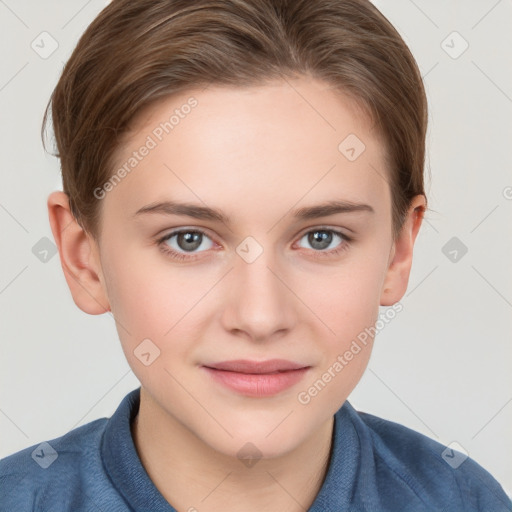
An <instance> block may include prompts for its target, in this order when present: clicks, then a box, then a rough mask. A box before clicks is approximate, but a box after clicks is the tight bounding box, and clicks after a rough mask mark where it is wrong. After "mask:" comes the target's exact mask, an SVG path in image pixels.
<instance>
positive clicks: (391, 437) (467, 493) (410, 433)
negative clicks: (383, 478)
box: [349, 406, 512, 512]
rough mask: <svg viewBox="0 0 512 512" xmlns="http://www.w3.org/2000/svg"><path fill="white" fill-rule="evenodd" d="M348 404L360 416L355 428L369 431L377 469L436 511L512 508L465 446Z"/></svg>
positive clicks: (502, 491) (368, 437)
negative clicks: (446, 442) (457, 447)
mask: <svg viewBox="0 0 512 512" xmlns="http://www.w3.org/2000/svg"><path fill="white" fill-rule="evenodd" d="M349 407H350V408H351V409H352V414H354V413H355V415H356V416H357V421H356V423H359V425H358V427H359V428H357V427H356V430H360V431H365V433H366V434H367V435H366V437H367V439H368V440H369V441H370V443H371V446H372V452H373V457H374V460H375V464H376V466H377V468H376V469H377V471H378V472H380V474H387V475H388V476H389V479H390V480H392V481H394V482H395V483H396V484H397V485H403V486H407V487H408V488H410V489H412V491H413V492H414V494H415V495H416V496H417V497H418V499H419V500H421V501H423V502H424V503H425V504H426V505H429V506H433V507H435V508H432V509H431V510H452V511H456V510H461V511H462V510H463V511H465V512H470V511H484V510H485V511H487V510H489V511H491V510H492V511H493V512H500V511H512V502H511V501H510V499H509V498H508V496H507V495H506V494H505V492H504V490H503V489H502V487H501V486H500V484H499V483H498V482H497V481H496V480H495V479H494V478H493V477H492V476H491V475H490V474H489V473H488V472H487V471H486V470H485V469H484V468H483V467H482V466H480V465H479V464H478V463H477V462H475V461H474V460H473V459H471V458H470V457H468V456H467V455H466V454H465V453H462V451H457V450H455V449H453V447H452V446H445V445H443V444H441V443H439V442H437V441H434V440H433V439H430V438H429V437H427V436H425V435H423V434H421V433H419V432H416V431H414V430H412V429H410V428H407V427H405V426H403V425H400V424H399V423H395V422H392V421H389V420H385V419H382V418H379V417H377V416H374V415H372V414H368V413H364V412H358V411H355V409H353V408H352V406H349ZM388 491H389V489H388ZM446 507H448V508H446Z"/></svg>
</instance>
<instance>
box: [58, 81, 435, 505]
mask: <svg viewBox="0 0 512 512" xmlns="http://www.w3.org/2000/svg"><path fill="white" fill-rule="evenodd" d="M191 95H193V96H194V97H195V98H196V99H197V100H198V106H197V107H196V108H195V109H194V110H192V112H191V113H190V114H189V115H188V116H186V117H185V118H184V119H182V120H181V121H180V124H179V125H178V126H176V127H175V129H174V130H173V131H172V132H171V133H170V134H168V135H166V136H165V138H164V139H163V140H162V142H160V143H159V144H158V146H157V147H156V148H154V149H152V150H151V151H150V153H149V154H148V155H147V156H146V157H145V158H144V159H143V160H142V161H141V162H140V163H139V164H138V166H137V167H136V170H134V171H132V172H131V173H130V174H128V175H127V176H126V177H125V178H124V179H123V180H122V181H121V182H120V183H119V184H117V185H116V186H115V187H114V188H113V190H111V191H110V192H108V193H107V194H106V196H105V197H104V198H103V199H101V225H100V231H99V236H98V240H97V241H96V240H95V239H94V238H93V237H92V236H90V234H88V233H87V232H85V231H84V230H82V228H81V227H80V226H79V224H78V223H77V222H76V221H75V220H74V218H73V217H72V215H71V213H70V210H69V204H68V201H67V196H66V195H65V194H64V193H63V192H60V191H56V192H53V193H52V194H51V195H50V196H49V198H48V209H49V216H50V223H51V227H52V231H53V234H54V237H55V240H56V243H57V245H58V248H59V253H60V258H61V264H62V267H63V270H64V273H65V276H66V279H67V282H68V285H69V288H70V290H71V293H72V295H73V299H74V301H75V303H76V304H77V306H78V307H79V308H81V309H82V310H83V311H85V312H87V313H90V314H102V313H104V312H105V311H109V310H111V311H112V314H113V316H114V318H115V320H116V325H117V329H118V332H119V337H120V340H121V343H122V347H123V350H124V353H125V355H126V357H127V360H128V362H129V364H130V366H131V368H132V370H133V372H134V373H135V375H136V376H137V378H138V379H139V380H140V382H141V386H142V389H141V405H140V411H139V414H138V417H137V421H136V422H134V424H133V425H132V433H133V437H134V441H135V444H136V447H137V451H138V453H139V456H140V458H141V461H142V463H143V465H144V467H145V468H146V470H147V472H148V474H149V476H150V477H151V479H152V480H153V482H154V483H155V485H156V487H157V488H158V489H159V490H160V492H161V493H162V494H163V496H164V497H165V498H166V499H167V500H168V501H169V502H170V503H171V504H172V505H173V506H174V507H175V508H177V509H178V510H180V511H187V510H192V508H191V507H196V508H197V510H200V511H201V512H203V511H208V512H214V511H220V510H223V511H226V510H238V509H239V506H240V503H244V510H245V511H249V512H250V511H252V510H254V511H267V510H268V511H270V510H272V511H276V510H279V511H300V510H304V509H307V508H308V507H309V506H310V505H311V504H312V503H313V501H314V499H315V496H316V495H317V493H318V491H319V490H320V488H321V485H322V482H323V479H324V477H325V474H326V471H327V468H328V460H329V452H330V448H331V436H332V429H333V415H334V414H335V413H336V411H337V410H338V409H339V408H340V407H341V406H342V404H343V403H344V401H345V400H346V399H347V397H348V395H349V394H350V392H351V391H352V390H353V389H354V387H355V385H356V384H357V382H358V381H359V380H360V378H361V376H362V374H363V372H364V370H365V368H366V366H367V363H368V359H369V357H370V353H371V348H372V343H371V341H370V342H369V343H368V344H367V346H366V347H363V349H362V350H361V352H359V353H358V354H357V355H356V356H354V358H353V359H352V360H351V361H350V362H349V363H348V364H347V365H346V366H345V367H344V368H343V371H342V372H340V373H339V374H337V375H336V377H335V378H333V379H332V380H331V382H329V383H328V384H327V385H326V386H325V388H324V389H322V391H321V392H319V393H318V394H317V396H315V397H314V398H312V399H311V401H310V402H309V403H308V404H301V403H300V402H299V401H298V399H297V396H298V393H299V392H301V391H305V390H307V389H308V388H309V387H310V386H311V384H312V383H314V382H315V381H316V380H317V379H319V378H321V377H322V374H324V373H325V372H326V371H327V370H328V368H329V367H331V366H332V365H333V363H334V362H335V361H336V359H337V357H338V356H339V355H340V354H344V352H345V351H346V350H347V349H348V348H349V346H350V344H351V342H352V340H354V339H356V337H357V335H358V334H359V333H361V332H362V331H364V329H365V328H367V327H370V326H372V325H374V323H375V321H376V320H377V318H378V313H379V305H382V306H390V305H393V304H395V303H396V302H397V301H399V300H400V299H401V298H402V296H403V295H404V293H405V290H406V288H407V283H408V279H409V273H410V269H411V263H412V256H413V246H414V241H415V239H416V236H417V233H418V230H419V228H420V226H421V222H422V217H423V208H424V207H425V206H426V203H425V198H424V197H423V196H422V195H419V196H417V197H415V198H414V199H413V200H412V202H411V204H410V209H409V212H408V215H407V218H406V221H405V223H404V226H403V229H402V231H401V233H400V235H399V237H398V238H396V239H394V238H393V236H392V223H391V219H392V218H391V192H390V189H389V186H388V184H387V178H386V176H389V172H388V170H387V169H386V168H385V147H384V144H383V143H382V141H381V139H380V137H379V134H378V133H377V132H376V131H375V130H374V129H373V127H372V123H371V122H370V121H369V120H368V119H367V118H366V116H365V115H364V114H363V112H362V111H361V110H359V109H358V108H357V107H356V105H355V104H354V103H353V102H352V101H351V100H349V99H348V98H347V97H345V96H343V95H342V94H340V93H339V92H337V91H334V90H333V89H331V88H330V87H329V86H328V85H327V84H325V83H323V82H321V81H318V80H315V79H313V78H310V77H300V78H297V79H295V80H293V81H292V80H289V81H276V82H273V83H269V84H267V85H265V86H259V87H252V88H243V89H241V88H237V89H234V88H225V87H224V88H223V87H214V86H210V87H209V88H208V89H206V90H195V91H188V92H187V94H180V95H178V96H174V97H171V98H167V99H165V100H163V101H161V102H159V103H158V104H156V105H153V106H152V107H151V108H150V109H148V110H146V111H145V112H143V113H142V114H141V115H139V116H138V118H137V119H136V120H135V122H134V125H133V130H132V131H131V132H130V134H129V137H127V139H126V143H125V144H124V145H123V146H122V147H120V148H119V151H118V154H117V155H116V164H117V165H119V166H121V165H122V164H123V163H124V162H126V160H127V159H128V158H129V157H130V155H131V154H132V152H133V151H134V150H136V149H138V148H140V146H142V145H143V144H144V142H145V141H146V138H147V136H148V135H149V134H151V132H152V130H153V129H154V128H155V127H156V126H158V125H159V123H160V122H162V121H164V120H166V119H168V118H169V112H172V111H173V110H174V109H175V108H179V107H180V105H183V104H184V103H186V101H187V99H188V98H189V97H190V96H191ZM351 133H353V134H356V135H357V137H358V138H359V139H360V140H361V141H363V142H364V144H365V146H366V149H365V151H364V152H363V153H362V154H361V155H360V156H359V157H358V158H357V159H356V160H355V161H349V160H348V159H347V158H346V157H345V156H344V155H343V154H342V153H341V152H340V151H339V150H338V145H339V144H340V142H341V141H342V140H344V139H345V137H347V136H348V135H349V134H351ZM165 200H175V201H181V202H189V203H194V204H197V205H200V206H205V205H206V206H209V207H212V208H216V209H219V210H222V212H223V213H224V214H225V215H226V216H229V217H230V218H231V224H229V225H228V224H226V223H223V222H220V221H217V220H204V219H196V218H192V217H187V216H183V215H166V214H161V213H148V214H141V215H135V212H137V210H139V209H140V208H141V207H143V206H146V205H150V204H153V203H155V202H158V201H165ZM334 200H344V201H349V202H352V203H364V204H367V205H369V206H371V208H372V209H373V212H369V211H355V212H345V213H336V214H334V215H330V216H324V217H320V218H314V219H309V220H297V219H295V218H294V217H293V211H294V210H295V209H297V208H300V207H304V206H313V205H317V204H320V203H323V202H326V201H334ZM178 228H189V229H192V231H193V230H197V229H199V230H201V231H203V232H205V233H206V235H207V236H205V237H203V238H202V240H203V243H202V244H201V246H200V247H199V248H196V249H193V252H187V250H186V249H187V245H183V243H182V244H181V246H180V245H178V237H176V236H175V237H174V238H172V239H170V240H168V241H167V242H163V243H161V244H160V247H162V246H164V247H167V248H171V249H174V250H176V251H178V252H181V253H182V254H184V255H185V257H186V258H188V259H187V260H177V259H172V258H171V257H170V256H169V255H167V254H165V253H164V252H162V250H161V249H160V248H159V242H158V241H157V240H158V239H161V238H162V237H163V236H164V235H166V234H169V233H171V232H173V231H176V229H178ZM329 229H332V230H336V231H339V232H341V233H342V234H343V235H344V236H352V238H353V240H352V241H350V242H347V241H346V240H345V238H338V237H337V236H336V235H335V234H333V233H332V232H330V231H327V234H331V235H332V241H331V243H330V244H326V245H327V248H325V249H322V248H320V249H319V247H320V245H319V244H318V243H316V244H315V240H314V239H313V240H311V238H308V236H307V235H308V233H311V232H313V233H315V232H316V231H321V232H322V230H329ZM248 236H251V237H253V238H254V239H255V240H256V241H257V242H258V244H259V245H260V246H261V248H262V249H263V253H262V254H261V255H260V256H259V257H258V258H257V259H256V260H255V261H253V262H252V263H248V262H246V261H245V260H244V259H243V258H242V257H240V256H239V255H238V254H237V252H236V249H237V247H238V246H239V245H240V243H241V242H242V241H243V240H244V239H245V238H246V237H248ZM324 247H325V246H324ZM340 247H341V248H342V250H340V251H339V252H338V254H334V251H335V250H336V249H340ZM146 338H149V339H151V340H152V342H153V343H154V344H155V345H156V346H158V347H159V349H160V356H159V357H158V358H157V359H155V360H154V362H153V363H152V364H150V365H149V366H145V365H144V364H142V363H141V361H140V360H139V359H138V358H137V357H136V356H135V355H134V350H135V349H136V348H137V346H138V345H139V344H140V343H141V341H142V340H144V339H146ZM272 358H283V359H288V360H291V361H295V362H299V363H302V364H304V365H309V366H310V369H309V370H308V372H307V374H306V375H305V377H304V378H303V379H302V380H301V381H300V382H299V383H298V384H296V385H294V386H293V387H292V388H290V389H288V390H286V391H284V392H281V393H279V394H277V395H274V396H271V397H263V398H261V397H260V398H255V397H247V396H243V395H240V394H238V393H236V392H234V391H231V390H229V389H227V388H225V387H223V386H222V385H220V384H218V383H216V382H214V381H212V380H211V378H210V376H209V375H208V374H206V372H204V370H203V369H201V368H200V366H201V365H204V364H207V363H214V362H218V361H225V360H232V359H249V360H257V361H262V360H267V359H272ZM247 442H251V443H253V444H254V445H255V446H256V447H257V448H258V450H259V451H260V452H261V454H262V458H261V459H260V460H258V462H257V463H256V464H255V465H253V466H252V467H247V466H246V465H245V464H243V463H242V462H241V461H240V459H239V458H238V457H237V453H238V451H239V450H240V449H241V448H242V447H243V446H244V445H245V444H246V443H247ZM219 484H220V485H219ZM285 490H286V491H285ZM205 497H206V498H205ZM202 500H203V501H202Z"/></svg>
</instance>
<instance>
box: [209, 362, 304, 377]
mask: <svg viewBox="0 0 512 512" xmlns="http://www.w3.org/2000/svg"><path fill="white" fill-rule="evenodd" d="M204 366H206V367H207V368H213V369H214V370H224V371H227V372H236V373H250V374H255V375H258V374H263V373H265V374H272V373H279V372H286V371H291V370H299V369H301V368H307V367H308V365H304V364H298V363H294V362H292V361H287V360H286V359H269V360H267V361H248V360H245V359H237V360H233V361H223V362H221V363H214V364H208V365H204Z"/></svg>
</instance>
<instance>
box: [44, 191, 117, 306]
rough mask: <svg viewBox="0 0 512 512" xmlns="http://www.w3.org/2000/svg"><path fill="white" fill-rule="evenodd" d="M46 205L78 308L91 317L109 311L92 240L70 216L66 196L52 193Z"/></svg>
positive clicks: (67, 280) (62, 262)
mask: <svg viewBox="0 0 512 512" xmlns="http://www.w3.org/2000/svg"><path fill="white" fill-rule="evenodd" d="M47 204H48V216H49V219H50V226H51V229H52V233H53V237H54V239H55V243H56V244H57V247H58V249H59V256H60V262H61V266H62V270H63V271H64V277H65V278H66V282H67V283H68V286H69V289H70V291H71V295H72V296H73V300H74V302H75V304H76V305H77V306H78V307H79V308H80V309H81V310H82V311H84V312H85V313H89V314H91V315H99V314H101V313H105V312H107V311H110V305H109V302H108V299H107V296H106V293H105V289H104V285H103V283H102V280H101V279H100V272H101V266H100V261H99V255H98V253H97V251H96V250H95V249H96V246H95V242H94V240H93V238H92V237H91V235H90V234H89V233H87V232H86V231H85V230H84V229H83V228H82V227H81V226H80V225H79V224H78V222H77V221H76V219H75V217H74V216H73V214H72V213H71V210H70V207H69V199H68V196H67V194H66V193H65V192H61V191H55V192H52V193H51V194H50V195H49V197H48V202H47Z"/></svg>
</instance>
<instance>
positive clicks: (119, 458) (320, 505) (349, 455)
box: [100, 387, 365, 512]
mask: <svg viewBox="0 0 512 512" xmlns="http://www.w3.org/2000/svg"><path fill="white" fill-rule="evenodd" d="M139 404H140V387H139V388H137V389H135V390H133V391H131V392H130V393H128V394H127V395H126V396H125V397H124V399H123V400H122V402H121V403H120V405H119V407H118V408H117V410H116V411H115V413H114V414H113V415H112V417H111V418H110V419H109V420H108V422H107V425H106V427H105V431H104V434H103V437H102V440H101V447H100V450H101V457H102V460H103V464H104V466H105V469H106V471H107V474H108V475H109V477H110V479H111V480H112V483H113V484H114V486H115V487H116V489H117V490H118V492H119V493H120V494H121V495H122V496H123V498H124V499H125V500H126V502H127V503H128V504H129V505H130V507H131V508H132V509H134V510H137V511H146V510H158V511H161V512H176V510H175V509H174V508H173V507H172V506H171V505H169V503H168V502H167V500H166V499H165V498H164V497H163V496H162V494H161V493H160V492H159V490H158V489H157V488H156V487H155V485H154V484H153V482H152V481H151V479H150V478H149V475H148V474H147V472H146V470H145V469H144V466H143V465H142V463H141V461H140V459H139V456H138V454H137V450H136V448H135V444H134V442H133V438H132V434H131V429H130V425H131V422H132V421H133V419H134V418H135V416H136V415H137V412H138V410H139ZM354 420H356V421H361V420H360V419H359V418H358V417H357V412H356V411H355V410H354V408H353V407H352V406H351V405H350V403H349V402H348V401H346V402H345V403H344V404H343V406H342V407H341V408H340V409H339V410H338V412H337V413H336V414H335V416H334V427H333V439H332V446H331V453H330V459H329V465H328V468H327V473H326V475H325V478H324V482H323V484H322V487H321V488H320V491H319V492H318V494H317V496H316V498H315V500H314V501H313V504H312V505H311V507H310V508H309V512H325V511H326V510H344V509H347V508H348V507H349V505H350V504H351V502H352V499H353V496H354V493H356V491H357V489H356V487H357V485H358V482H360V480H361V478H360V477H358V473H360V471H361V467H360V460H361V441H360V439H359V435H358V431H356V428H355V425H354V423H355V422H354ZM360 476H362V477H363V480H365V478H364V475H360Z"/></svg>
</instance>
